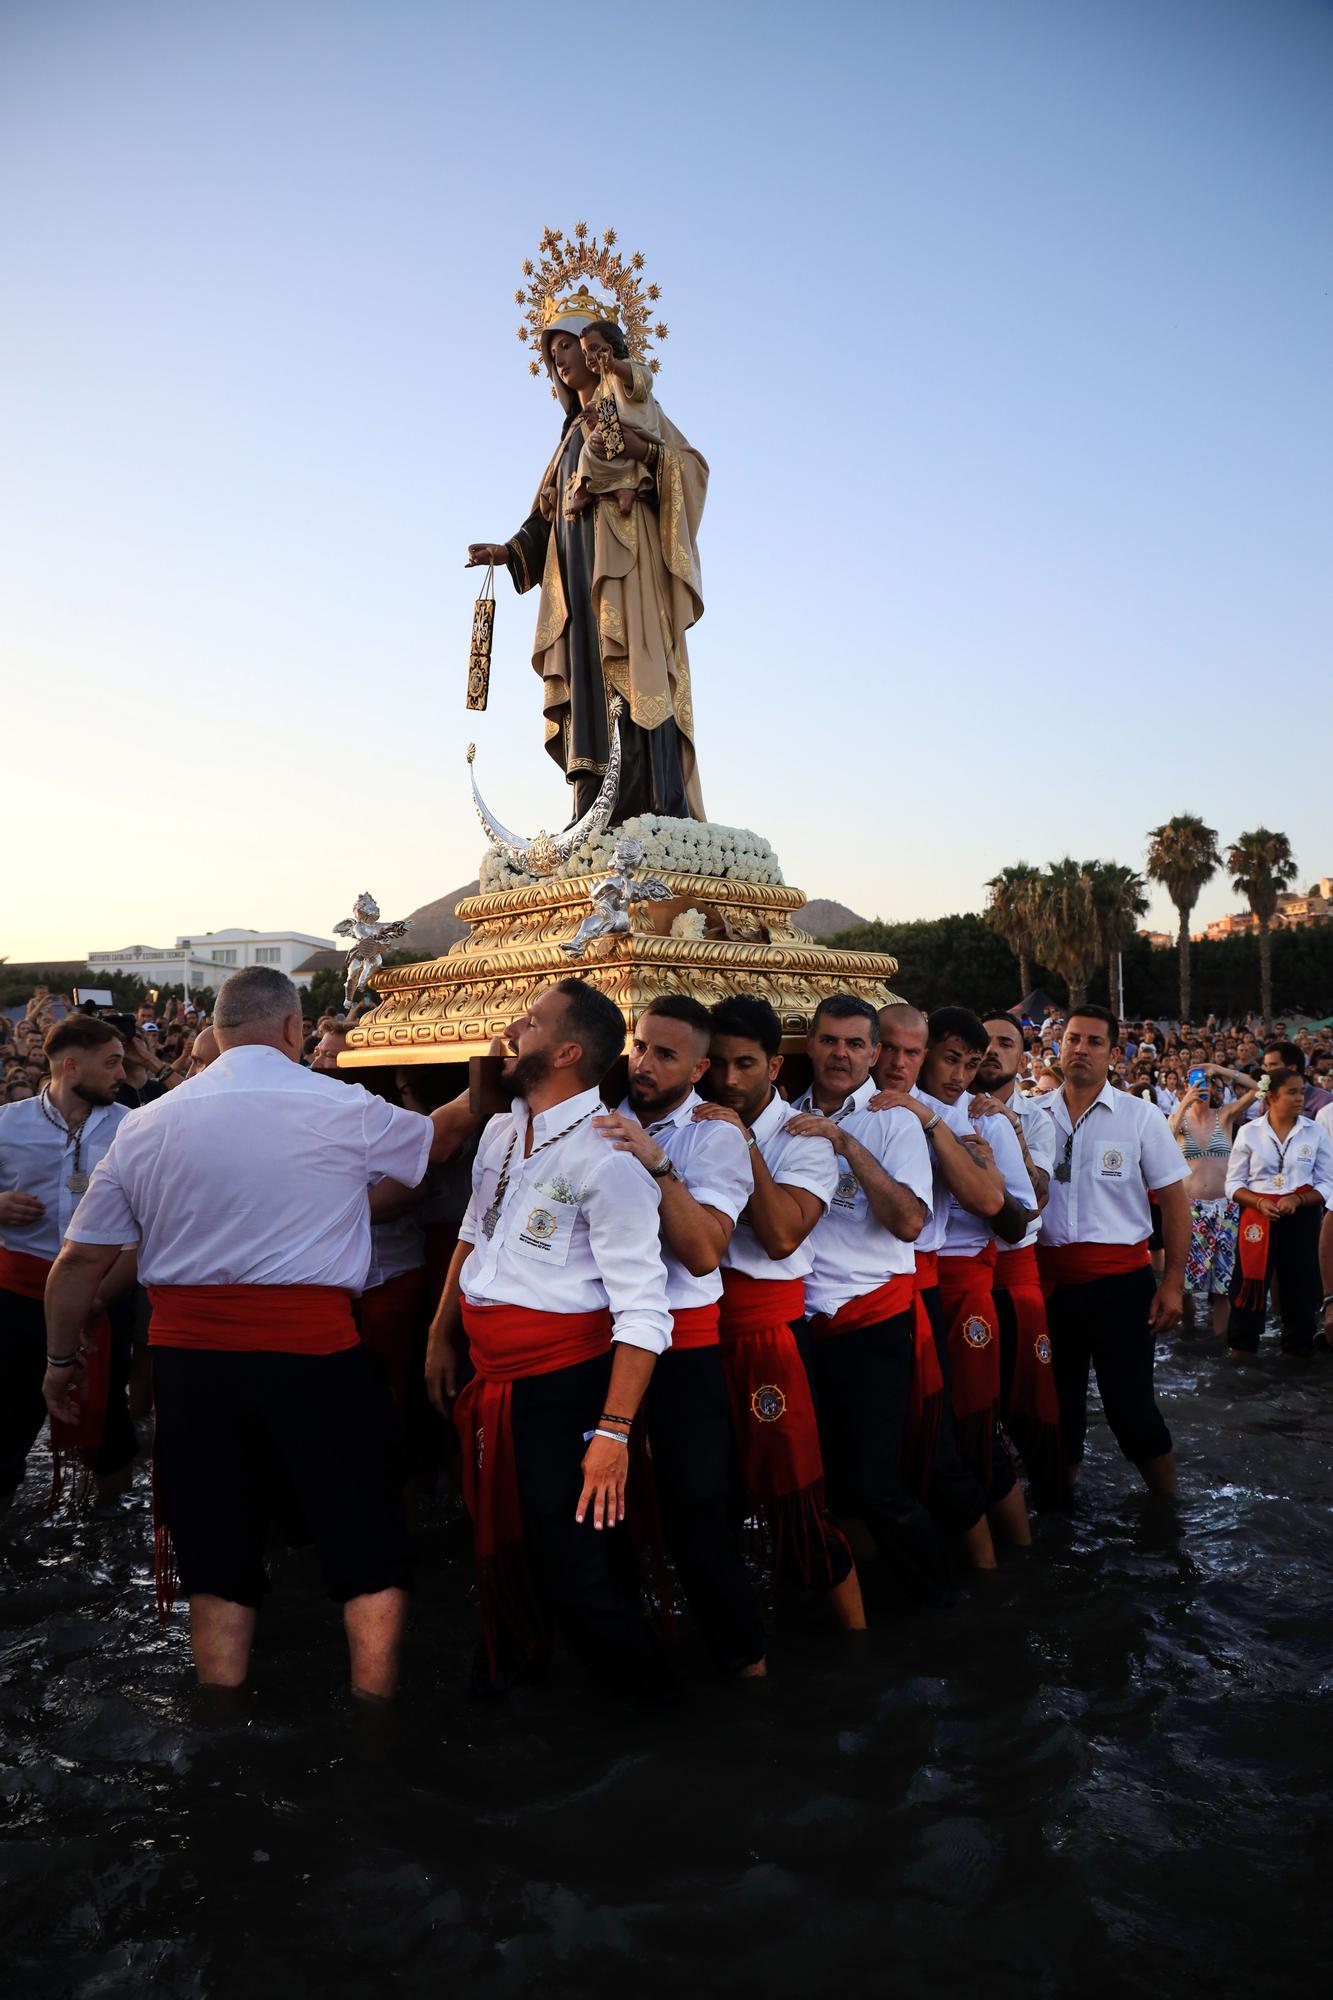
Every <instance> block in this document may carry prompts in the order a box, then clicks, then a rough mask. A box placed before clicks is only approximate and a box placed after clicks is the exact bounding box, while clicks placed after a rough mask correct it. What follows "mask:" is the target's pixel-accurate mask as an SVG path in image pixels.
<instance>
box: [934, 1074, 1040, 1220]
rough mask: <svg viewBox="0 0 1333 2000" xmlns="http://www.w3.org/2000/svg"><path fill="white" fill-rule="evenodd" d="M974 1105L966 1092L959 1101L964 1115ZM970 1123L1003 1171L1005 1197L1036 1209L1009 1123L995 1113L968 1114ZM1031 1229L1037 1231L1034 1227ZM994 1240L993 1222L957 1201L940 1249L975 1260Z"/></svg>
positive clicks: (1034, 1199)
mask: <svg viewBox="0 0 1333 2000" xmlns="http://www.w3.org/2000/svg"><path fill="white" fill-rule="evenodd" d="M971 1101H972V1100H971V1097H970V1096H969V1095H968V1093H967V1092H964V1094H963V1095H962V1097H960V1098H959V1100H958V1102H959V1105H960V1106H961V1107H962V1109H963V1110H964V1111H965V1112H967V1111H968V1106H969V1104H970V1103H971ZM967 1122H968V1124H969V1125H970V1127H971V1129H972V1131H973V1132H975V1133H976V1135H977V1137H978V1138H979V1139H984V1140H985V1141H986V1144H987V1145H988V1146H989V1147H990V1149H991V1151H992V1153H993V1154H994V1155H995V1164H996V1166H997V1167H998V1168H999V1170H1000V1177H1001V1179H1002V1180H1003V1182H1004V1191H1005V1193H1006V1194H1007V1195H1008V1196H1009V1197H1010V1199H1011V1200H1012V1201H1016V1202H1019V1203H1021V1205H1022V1206H1023V1207H1024V1208H1027V1209H1032V1208H1035V1207H1036V1206H1037V1197H1036V1194H1035V1193H1034V1191H1033V1187H1032V1179H1031V1176H1030V1175H1029V1173H1028V1170H1027V1168H1026V1167H1025V1166H1024V1164H1023V1149H1022V1147H1021V1146H1020V1145H1019V1143H1018V1138H1017V1135H1016V1134H1015V1132H1014V1128H1013V1126H1012V1125H1011V1124H1010V1123H1009V1120H1008V1119H1007V1118H998V1117H996V1116H995V1114H994V1113H992V1114H991V1115H990V1117H988V1118H973V1117H972V1115H971V1113H970V1112H968V1121H967ZM1032 1226H1033V1227H1035V1224H1033V1225H1032ZM993 1240H994V1231H993V1229H992V1228H991V1223H990V1218H989V1217H988V1216H984V1215H973V1213H972V1211H971V1209H970V1208H964V1207H963V1204H962V1203H961V1202H960V1201H957V1200H955V1202H954V1203H953V1206H952V1208H951V1209H950V1212H949V1226H948V1228H947V1229H946V1230H945V1232H944V1242H943V1244H942V1246H941V1249H942V1253H943V1255H944V1256H946V1257H975V1256H976V1254H977V1252H978V1251H979V1250H984V1249H985V1248H986V1247H987V1245H988V1244H989V1243H991V1242H992V1241H993Z"/></svg>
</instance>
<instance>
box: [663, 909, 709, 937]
mask: <svg viewBox="0 0 1333 2000" xmlns="http://www.w3.org/2000/svg"><path fill="white" fill-rule="evenodd" d="M707 929H708V919H707V917H706V916H705V915H704V913H703V911H702V910H682V911H681V913H680V915H679V916H678V917H676V918H675V919H674V920H673V922H672V925H671V935H672V937H678V938H701V937H703V936H704V934H705V933H706V931H707Z"/></svg>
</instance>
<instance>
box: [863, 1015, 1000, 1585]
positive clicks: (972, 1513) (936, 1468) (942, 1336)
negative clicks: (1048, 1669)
mask: <svg viewBox="0 0 1333 2000" xmlns="http://www.w3.org/2000/svg"><path fill="white" fill-rule="evenodd" d="M879 1033H880V1042H879V1053H878V1056H877V1057H876V1061H875V1068H874V1076H875V1081H876V1083H877V1084H878V1085H879V1090H878V1092H877V1094H876V1095H875V1096H874V1097H872V1098H871V1100H870V1103H871V1106H872V1107H873V1108H874V1109H875V1110H877V1111H891V1110H894V1109H902V1110H905V1111H908V1112H910V1114H911V1115H912V1116H913V1117H914V1118H915V1119H916V1120H917V1122H918V1123H919V1125H920V1127H921V1131H922V1134H923V1135H924V1137H925V1139H926V1143H927V1144H928V1145H929V1147H930V1161H931V1213H930V1217H929V1219H928V1221H927V1222H926V1225H925V1228H924V1229H923V1230H922V1231H921V1234H920V1235H919V1236H918V1237H917V1239H916V1242H915V1243H914V1244H913V1246H912V1249H913V1253H914V1266H915V1271H914V1280H915V1287H916V1299H917V1304H918V1316H917V1318H918V1323H917V1351H916V1357H915V1365H914V1372H913V1398H912V1410H911V1413H910V1419H909V1424H908V1437H907V1446H908V1450H907V1463H908V1483H909V1485H910V1486H911V1488H912V1490H913V1491H914V1492H917V1493H920V1494H921V1495H922V1496H923V1497H924V1499H925V1502H926V1505H927V1507H928V1508H929V1509H930V1512H931V1513H932V1515H933V1516H934V1517H935V1519H936V1520H937V1521H938V1522H939V1524H940V1526H941V1527H942V1528H943V1529H944V1530H945V1531H946V1533H948V1534H950V1535H956V1536H957V1537H958V1538H959V1540H960V1541H961V1543H962V1546H963V1548H964V1550H965V1552H966V1554H967V1559H968V1561H969V1562H970V1563H971V1564H972V1567H973V1568H974V1569H994V1567H995V1545H994V1543H993V1541H992V1540H991V1531H990V1522H989V1520H988V1519H987V1515H986V1491H985V1488H984V1486H983V1485H982V1482H981V1480H980V1478H979V1477H978V1476H977V1474H976V1472H975V1471H974V1470H973V1469H972V1468H971V1467H970V1466H968V1465H966V1464H965V1463H964V1462H963V1459H962V1457H961V1455H960V1453H959V1450H958V1439H957V1436H956V1434H955V1430H954V1417H953V1401H952V1392H951V1383H950V1378H951V1368H950V1362H949V1328H948V1323H947V1320H946V1317H945V1313H944V1308H943V1305H942V1304H941V1302H940V1286H939V1253H940V1250H941V1248H942V1246H943V1243H944V1237H945V1231H946V1230H947V1228H948V1226H949V1217H950V1215H951V1214H952V1212H953V1207H954V1204H955V1202H958V1203H960V1204H961V1205H962V1206H963V1207H965V1208H966V1209H967V1210H968V1211H969V1212H970V1213H971V1214H973V1215H977V1216H993V1215H998V1214H999V1213H1000V1211H1001V1209H1002V1208H1003V1207H1004V1182H1003V1180H1002V1179H1001V1177H1000V1174H999V1171H998V1169H997V1168H996V1166H995V1164H994V1162H993V1160H990V1159H989V1158H988V1157H986V1155H987V1152H988V1149H986V1148H983V1147H981V1146H980V1145H979V1144H978V1142H977V1134H976V1133H975V1132H974V1131H973V1129H972V1124H971V1121H970V1120H969V1118H968V1116H967V1113H966V1111H964V1110H962V1109H961V1108H960V1107H959V1106H957V1105H949V1104H945V1103H944V1101H943V1099H941V1098H935V1097H931V1096H929V1095H928V1094H927V1093H926V1092H925V1091H923V1090H922V1089H921V1088H920V1086H919V1084H918V1081H917V1079H918V1078H919V1076H920V1074H921V1068H922V1065H923V1063H924V1062H925V1059H926V1049H927V1046H928V1041H929V1029H928V1025H927V1021H926V1017H925V1015H924V1014H923V1013H921V1011H920V1010H919V1009H918V1008H916V1007H909V1006H907V1005H905V1004H904V1003H903V1002H901V1001H899V1002H897V1003H896V1004H895V1005H893V1006H891V1007H883V1008H881V1009H880V1014H879ZM927 1339H928V1340H929V1344H930V1348H931V1349H933V1355H932V1353H931V1352H928V1351H927V1347H926V1341H927Z"/></svg>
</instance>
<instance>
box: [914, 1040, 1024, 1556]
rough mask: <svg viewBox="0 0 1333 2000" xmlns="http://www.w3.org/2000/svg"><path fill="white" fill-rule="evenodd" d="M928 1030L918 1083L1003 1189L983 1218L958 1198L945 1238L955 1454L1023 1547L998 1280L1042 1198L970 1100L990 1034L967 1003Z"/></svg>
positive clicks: (999, 1129)
mask: <svg viewBox="0 0 1333 2000" xmlns="http://www.w3.org/2000/svg"><path fill="white" fill-rule="evenodd" d="M927 1030H928V1043H927V1048H926V1060H925V1062H924V1064H923V1065H922V1069H921V1087H922V1090H923V1092H924V1094H925V1095H926V1096H927V1097H928V1098H931V1099H933V1100H934V1101H935V1102H936V1103H939V1104H944V1105H946V1106H948V1107H949V1108H950V1109H952V1110H955V1111H962V1112H964V1113H965V1115H966V1116H967V1119H968V1122H969V1124H970V1125H971V1128H972V1133H973V1137H972V1139H971V1141H970V1145H969V1150H971V1151H972V1153H973V1154H974V1156H975V1157H976V1158H977V1160H978V1161H979V1162H980V1163H982V1164H984V1165H987V1166H990V1165H993V1166H994V1167H995V1169H996V1171H997V1172H998V1173H999V1175H1000V1179H1001V1182H1002V1185H1003V1192H1004V1198H1003V1201H1002V1203H1001V1205H1000V1207H999V1208H998V1209H997V1210H996V1211H995V1213H994V1214H987V1215H977V1214H975V1213H974V1212H973V1211H972V1210H971V1209H969V1208H968V1207H966V1206H965V1204H964V1203H962V1202H960V1201H957V1200H955V1201H954V1202H952V1203H951V1204H950V1208H949V1217H948V1221H947V1223H946V1225H945V1232H944V1241H943V1243H942V1244H941V1245H940V1251H939V1280H940V1299H941V1302H942V1304H943V1307H944V1313H945V1318H946V1321H947V1324H948V1333H949V1382H950V1391H951V1394H952V1397H953V1415H954V1426H955V1430H956V1434H957V1438H958V1449H959V1455H960V1456H961V1458H962V1460H963V1463H964V1464H965V1465H969V1466H970V1467H971V1468H972V1470H973V1471H974V1472H975V1473H976V1474H977V1477H978V1478H979V1479H980V1480H981V1483H982V1486H983V1487H984V1489H985V1492H986V1503H987V1508H988V1510H989V1512H990V1516H991V1519H992V1522H993V1523H994V1524H995V1526H997V1527H998V1528H999V1529H1000V1530H1001V1532H1002V1533H1003V1534H1004V1536H1005V1538H1006V1539H1007V1540H1008V1541H1011V1542H1014V1543H1017V1544H1019V1545H1021V1546H1026V1545H1027V1544H1028V1543H1029V1542H1030V1541H1031V1539H1032V1534H1031V1530H1030V1528H1029V1526H1028V1518H1027V1508H1026V1506H1025V1504H1024V1500H1023V1494H1022V1490H1021V1488H1020V1487H1019V1486H1018V1485H1017V1483H1016V1480H1015V1476H1014V1467H1013V1460H1012V1458H1011V1457H1010V1454H1009V1449H1008V1445H1007V1443H1006V1440H1005V1437H1004V1434H1003V1432H1002V1431H1001V1430H1000V1427H999V1414H1000V1397H1001V1370H1000V1343H999V1338H998V1332H999V1315H998V1313H997V1311H996V1307H995V1296H994V1290H993V1277H994V1268H995V1254H996V1253H995V1243H996V1239H997V1237H998V1239H999V1240H1000V1241H1002V1242H1007V1243H1018V1242H1021V1241H1022V1238H1023V1236H1024V1235H1025V1234H1026V1233H1027V1230H1028V1228H1029V1226H1030V1224H1031V1223H1032V1222H1033V1220H1034V1219H1035V1217H1036V1213H1037V1198H1036V1195H1035V1193H1034V1192H1033V1187H1032V1182H1031V1179H1030V1178H1029V1176H1028V1172H1027V1168H1026V1167H1025V1166H1024V1164H1023V1152H1022V1148H1021V1146H1020V1145H1019V1142H1018V1140H1017V1138H1016V1137H1015V1135H1014V1131H1013V1128H1012V1126H1011V1125H1010V1124H1009V1121H1008V1119H1007V1118H1005V1117H1003V1116H1002V1115H998V1114H992V1115H986V1114H984V1113H983V1112H980V1111H978V1110H977V1109H976V1107H975V1106H974V1104H973V1102H972V1099H971V1097H970V1093H969V1088H968V1086H969V1085H970V1084H971V1082H972V1080H973V1079H974V1077H975V1076H976V1073H977V1071H978V1069H979V1068H980V1066H981V1060H982V1057H983V1056H984V1055H985V1053H986V1048H987V1044H988V1040H989V1038H988V1036H987V1033H986V1030H985V1028H984V1027H983V1026H982V1024H981V1022H980V1021H979V1020H978V1019H977V1017H976V1015H975V1014H973V1013H971V1012H970V1011H969V1010H968V1009H967V1008H966V1007H937V1008H936V1009H935V1010H934V1012H933V1013H932V1014H931V1016H930V1018H929V1021H928V1023H927Z"/></svg>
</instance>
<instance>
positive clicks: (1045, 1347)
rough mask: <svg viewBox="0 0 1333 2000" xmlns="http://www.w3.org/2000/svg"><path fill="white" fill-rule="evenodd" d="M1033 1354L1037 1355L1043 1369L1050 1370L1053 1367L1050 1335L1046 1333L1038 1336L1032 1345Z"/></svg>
mask: <svg viewBox="0 0 1333 2000" xmlns="http://www.w3.org/2000/svg"><path fill="white" fill-rule="evenodd" d="M1032 1352H1033V1353H1034V1354H1035V1355H1036V1357H1037V1359H1038V1361H1040V1363H1041V1365H1042V1367H1043V1368H1049V1367H1050V1365H1051V1338H1050V1335H1049V1334H1046V1333H1039V1334H1038V1335H1037V1338H1036V1339H1035V1340H1034V1341H1033V1343H1032Z"/></svg>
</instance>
